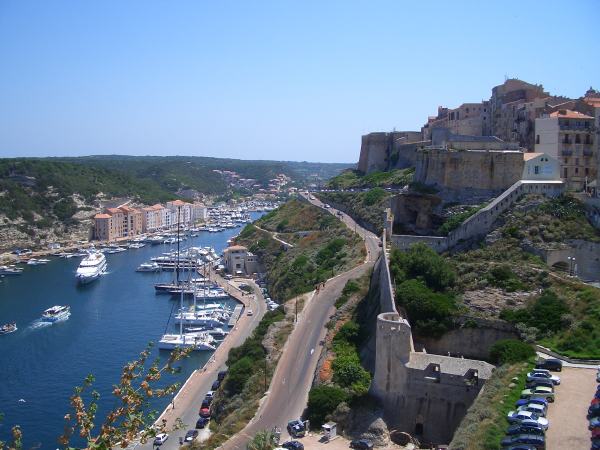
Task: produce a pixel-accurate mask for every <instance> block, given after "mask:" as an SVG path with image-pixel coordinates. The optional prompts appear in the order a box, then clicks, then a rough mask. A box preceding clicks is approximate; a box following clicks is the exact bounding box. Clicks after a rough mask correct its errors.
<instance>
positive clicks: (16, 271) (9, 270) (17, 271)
mask: <svg viewBox="0 0 600 450" xmlns="http://www.w3.org/2000/svg"><path fill="white" fill-rule="evenodd" d="M22 273H23V268H21V267H15V266H14V265H13V266H0V275H21V274H22Z"/></svg>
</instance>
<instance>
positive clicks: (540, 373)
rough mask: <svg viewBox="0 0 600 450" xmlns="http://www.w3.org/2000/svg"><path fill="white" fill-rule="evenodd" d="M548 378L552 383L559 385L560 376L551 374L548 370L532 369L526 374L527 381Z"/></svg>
mask: <svg viewBox="0 0 600 450" xmlns="http://www.w3.org/2000/svg"><path fill="white" fill-rule="evenodd" d="M537 380H549V381H551V382H552V384H554V385H555V386H556V385H559V384H560V377H557V376H556V375H552V374H551V373H550V371H549V370H543V369H539V370H533V371H531V372H529V373H528V374H527V381H537Z"/></svg>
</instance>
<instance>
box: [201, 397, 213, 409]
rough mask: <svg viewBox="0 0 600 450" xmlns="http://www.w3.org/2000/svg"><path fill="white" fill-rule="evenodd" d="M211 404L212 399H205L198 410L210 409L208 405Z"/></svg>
mask: <svg viewBox="0 0 600 450" xmlns="http://www.w3.org/2000/svg"><path fill="white" fill-rule="evenodd" d="M211 403H212V399H210V400H209V399H207V398H205V399H204V400H202V406H200V408H210V404H211Z"/></svg>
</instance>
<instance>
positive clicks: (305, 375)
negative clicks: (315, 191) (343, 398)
mask: <svg viewBox="0 0 600 450" xmlns="http://www.w3.org/2000/svg"><path fill="white" fill-rule="evenodd" d="M305 199H306V200H307V201H309V202H310V203H312V204H313V205H315V206H318V207H321V208H323V209H325V210H326V211H329V212H330V213H331V214H334V215H335V216H336V217H338V218H339V219H340V220H342V221H343V222H344V223H345V224H346V225H347V226H348V227H349V228H350V229H351V230H354V231H356V233H358V234H359V235H360V236H361V237H362V238H363V239H364V241H365V247H366V250H367V255H366V258H365V261H364V262H363V263H362V264H360V265H359V266H357V267H355V268H353V269H351V270H349V271H347V272H344V273H342V274H339V275H337V276H335V277H333V278H331V279H329V280H327V282H326V283H325V287H324V288H321V289H320V290H319V292H315V293H314V294H313V296H312V297H311V298H310V299H309V300H308V301H307V303H306V305H305V306H304V310H303V311H302V315H301V318H300V319H299V321H298V323H297V324H296V327H295V328H294V330H293V331H292V333H291V335H290V336H289V338H288V342H287V343H286V346H285V348H284V352H283V354H282V356H281V358H280V360H279V363H278V364H277V368H276V369H275V373H274V375H273V379H272V380H271V385H270V387H269V391H268V392H267V395H266V396H265V397H264V398H263V400H262V402H261V405H260V407H259V409H258V411H257V413H256V415H255V416H254V418H253V419H252V421H251V422H250V423H249V424H248V425H247V426H246V427H245V428H244V429H243V430H242V431H241V432H239V433H237V434H236V435H235V436H233V437H232V438H231V439H229V440H228V441H227V442H225V443H224V444H223V445H222V446H221V447H220V448H222V449H227V450H233V449H240V450H241V449H245V448H246V444H247V442H248V441H249V440H250V439H251V438H252V437H253V436H254V435H255V434H256V433H257V432H258V431H261V430H264V429H269V430H270V429H272V428H273V427H279V428H281V430H282V440H285V439H286V438H287V433H286V432H285V428H286V424H287V422H288V421H289V420H291V419H296V418H298V417H300V415H301V414H302V412H303V411H304V409H305V407H306V404H307V401H308V392H309V390H310V387H311V385H312V381H313V376H314V373H315V370H316V367H317V363H318V359H319V355H320V353H321V351H320V347H319V345H320V344H319V343H320V342H321V341H322V340H323V339H324V338H325V335H326V332H327V329H326V327H325V326H326V324H327V322H328V321H329V318H330V316H331V315H333V313H334V312H335V307H334V303H335V300H336V299H337V298H338V297H339V295H340V294H341V292H342V289H343V288H344V286H345V285H346V282H347V281H348V280H351V279H354V278H358V277H360V276H362V275H363V274H364V273H365V272H367V271H368V270H369V269H371V267H373V265H374V263H375V261H376V260H377V258H378V257H379V253H380V251H381V248H380V247H379V242H380V239H379V238H378V237H377V236H376V235H374V234H373V233H371V232H370V231H367V230H365V229H364V228H362V227H360V226H359V225H358V224H356V223H355V222H354V220H352V218H351V217H349V216H348V215H347V214H344V213H342V212H340V211H337V210H335V209H333V208H325V205H324V204H323V203H322V202H320V201H319V200H318V199H316V198H310V197H309V196H305Z"/></svg>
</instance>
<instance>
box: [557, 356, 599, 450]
mask: <svg viewBox="0 0 600 450" xmlns="http://www.w3.org/2000/svg"><path fill="white" fill-rule="evenodd" d="M557 375H558V376H560V386H557V387H556V389H555V392H556V400H555V402H554V403H550V405H549V406H548V421H549V422H550V427H549V428H548V431H547V432H546V448H547V449H548V450H559V449H561V450H562V449H569V450H587V449H589V448H590V435H591V432H590V431H588V429H587V426H588V421H587V419H586V414H587V408H588V406H589V405H590V402H591V401H592V399H593V398H594V393H595V392H596V384H597V383H596V370H594V369H581V368H575V367H563V370H562V372H560V373H558V374H557Z"/></svg>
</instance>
